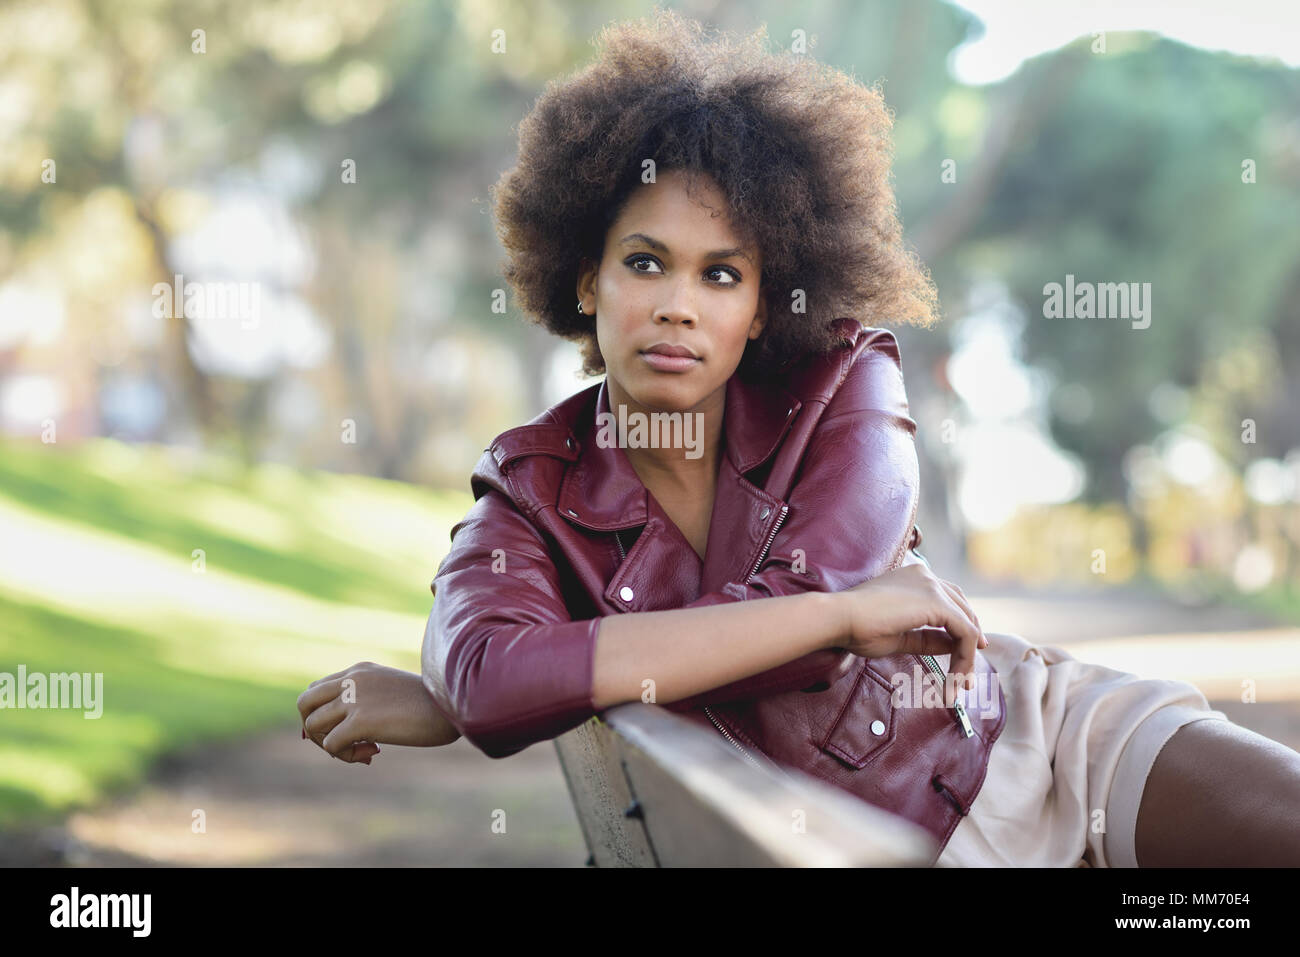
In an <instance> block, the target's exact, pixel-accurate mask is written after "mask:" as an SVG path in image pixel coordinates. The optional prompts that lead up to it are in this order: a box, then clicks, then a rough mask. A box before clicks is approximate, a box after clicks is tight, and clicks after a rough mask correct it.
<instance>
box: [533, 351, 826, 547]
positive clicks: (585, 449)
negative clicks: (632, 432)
mask: <svg viewBox="0 0 1300 957" xmlns="http://www.w3.org/2000/svg"><path fill="white" fill-rule="evenodd" d="M586 391H587V393H589V395H588V396H587V399H586V401H584V402H581V403H579V404H578V407H577V411H576V417H575V419H574V420H573V421H572V422H571V423H569V429H570V431H569V434H568V435H567V436H566V437H565V439H563V440H561V444H564V443H565V442H567V439H569V438H572V439H573V441H574V442H576V443H577V447H576V448H575V449H574V450H573V451H572V452H571V453H570V455H568V456H565V457H566V458H570V457H571V458H572V464H571V465H570V466H569V468H568V469H566V471H565V474H564V479H563V481H562V482H561V484H560V490H559V495H558V498H557V500H556V507H557V508H558V509H559V512H560V514H561V515H562V516H563V517H565V518H567V519H569V520H570V521H573V522H576V523H577V524H579V525H582V526H583V527H585V528H589V529H592V530H595V531H610V530H613V529H623V528H634V527H637V526H641V525H644V524H645V523H646V521H647V520H648V518H649V515H650V502H649V495H650V493H649V491H648V490H647V489H646V487H645V486H644V485H643V484H642V483H641V478H640V476H638V475H637V474H636V470H635V469H633V468H632V463H631V462H630V461H629V460H628V457H627V454H626V453H625V452H624V451H623V449H621V448H618V447H610V448H602V447H601V446H600V445H599V444H598V443H597V442H596V434H597V431H598V429H597V416H598V415H599V414H600V413H602V412H609V411H610V407H609V393H608V388H607V385H606V383H605V382H604V381H602V382H601V383H600V385H599V386H598V387H593V388H592V389H588V390H586ZM580 395H581V394H580ZM575 398H577V397H576V396H575ZM593 399H594V401H593ZM801 404H802V403H801V402H800V401H799V399H798V398H796V397H795V395H794V394H793V393H792V392H790V390H789V389H787V388H784V387H782V386H762V385H757V384H752V383H747V382H744V381H742V380H741V378H740V377H739V376H738V375H733V376H732V377H731V378H730V379H728V380H727V393H726V410H725V412H724V413H723V436H724V442H725V446H726V448H725V451H724V454H725V455H726V457H727V459H728V460H729V461H730V463H731V465H732V467H733V468H734V469H735V470H736V472H737V473H739V474H740V475H742V476H743V475H744V473H746V472H749V471H752V470H753V469H756V468H758V467H759V466H760V465H762V464H763V463H765V462H766V461H767V460H768V459H769V458H771V456H772V453H774V452H775V451H776V448H777V445H778V444H780V441H781V439H782V437H783V436H784V434H785V430H786V427H787V426H788V425H789V424H790V422H791V421H792V420H793V419H794V417H795V415H796V414H797V413H798V411H799V408H800V406H801Z"/></svg>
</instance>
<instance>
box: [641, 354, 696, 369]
mask: <svg viewBox="0 0 1300 957" xmlns="http://www.w3.org/2000/svg"><path fill="white" fill-rule="evenodd" d="M641 358H642V359H644V360H645V361H646V363H647V364H648V365H649V366H650V368H652V369H655V370H657V371H659V372H685V371H686V370H687V369H690V368H692V367H693V366H694V365H695V364H696V363H698V362H699V361H700V360H699V359H696V358H695V357H694V356H666V355H664V354H663V353H662V352H642V353H641Z"/></svg>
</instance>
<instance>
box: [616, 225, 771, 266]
mask: <svg viewBox="0 0 1300 957" xmlns="http://www.w3.org/2000/svg"><path fill="white" fill-rule="evenodd" d="M618 243H619V245H620V246H636V245H640V244H645V245H646V246H649V247H650V248H651V249H656V250H658V251H659V252H661V253H666V252H668V247H667V246H666V245H664V244H663V243H661V242H660V241H659V240H657V239H655V238H654V237H653V236H647V235H646V234H645V233H628V234H627V235H626V236H624V237H623V238H622V239H620V240H619V241H618ZM732 256H739V257H740V258H741V259H748V260H749V263H750V265H753V263H754V260H752V259H750V258H749V255H748V254H747V253H746V252H745V251H744V250H743V249H741V248H740V247H736V248H734V249H715V250H713V251H712V252H708V253H705V254H704V258H705V259H730V258H731V257H732Z"/></svg>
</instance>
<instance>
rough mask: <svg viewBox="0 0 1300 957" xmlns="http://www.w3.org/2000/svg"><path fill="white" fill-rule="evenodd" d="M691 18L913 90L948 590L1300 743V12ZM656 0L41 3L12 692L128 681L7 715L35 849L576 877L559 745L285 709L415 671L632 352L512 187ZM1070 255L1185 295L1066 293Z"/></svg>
mask: <svg viewBox="0 0 1300 957" xmlns="http://www.w3.org/2000/svg"><path fill="white" fill-rule="evenodd" d="M667 5H668V6H671V7H673V8H675V9H678V10H681V11H682V12H684V13H686V14H689V15H691V16H694V17H696V18H697V19H700V20H701V21H703V22H705V23H706V24H708V25H710V26H715V27H720V28H723V29H726V30H731V31H735V32H739V33H749V32H751V31H753V30H754V29H756V28H757V27H758V26H759V25H760V24H763V23H766V25H767V29H768V35H769V37H770V42H771V44H772V46H773V48H777V47H785V48H790V47H791V46H792V44H795V43H798V42H803V43H805V44H806V49H807V54H808V55H810V56H813V57H816V58H817V59H819V60H822V61H824V62H827V63H830V64H832V65H834V66H836V67H839V68H841V69H843V70H845V71H848V72H851V73H853V74H854V75H855V76H856V77H857V78H859V79H860V80H861V81H863V82H865V83H868V84H871V83H874V82H876V81H881V82H882V84H883V87H882V88H883V91H884V94H885V97H886V99H887V101H888V103H889V105H890V106H891V107H892V108H893V110H894V111H895V113H896V118H895V129H894V134H895V148H896V150H895V165H894V178H895V187H896V191H897V196H898V202H899V207H900V211H901V214H902V219H903V223H904V229H905V234H906V235H907V236H908V237H909V241H910V242H911V244H912V245H913V246H914V247H915V248H916V250H917V252H918V253H919V255H920V256H921V258H922V259H923V260H924V261H925V262H926V263H927V264H928V265H929V267H930V269H931V271H932V274H933V276H934V279H935V281H936V283H937V285H938V288H939V293H940V300H941V303H942V306H943V313H944V321H943V322H942V323H941V324H939V325H937V326H936V327H935V328H933V329H931V330H917V329H911V328H901V329H898V330H896V331H897V333H898V335H899V338H900V342H901V344H902V353H903V365H904V371H905V376H906V382H907V389H908V395H909V399H910V402H911V406H912V411H913V415H914V417H915V418H916V420H917V422H918V424H919V427H920V428H919V432H918V437H917V438H918V442H917V447H918V453H919V455H920V457H921V465H922V505H921V513H920V515H919V516H918V522H919V524H920V525H921V528H922V531H923V535H924V542H923V544H922V546H921V549H920V551H921V552H922V553H923V554H924V555H925V556H926V558H927V559H928V560H929V561H930V562H931V564H932V566H933V567H934V569H935V571H936V572H937V573H938V574H940V575H941V576H942V577H944V578H946V579H949V580H952V581H955V582H957V583H959V584H961V585H962V586H963V588H964V589H965V590H966V591H967V593H968V595H970V596H971V598H972V600H973V602H974V604H975V607H976V608H977V610H978V611H979V613H980V616H981V619H982V621H983V622H984V624H985V627H986V628H987V629H989V630H1003V631H1015V632H1018V633H1020V634H1023V635H1025V636H1026V637H1028V638H1029V639H1030V640H1032V641H1036V642H1038V643H1041V644H1057V645H1060V646H1062V647H1067V648H1069V650H1070V651H1071V653H1073V654H1075V655H1076V656H1078V657H1081V658H1089V659H1093V660H1098V661H1102V662H1103V663H1106V664H1110V665H1113V666H1116V667H1122V668H1124V669H1125V670H1130V671H1135V672H1142V673H1149V674H1153V675H1160V676H1164V677H1178V678H1183V679H1185V680H1190V681H1193V682H1195V683H1196V684H1197V685H1198V686H1199V687H1200V688H1201V689H1202V690H1203V691H1204V692H1205V693H1206V695H1207V696H1208V697H1209V699H1210V700H1211V702H1212V703H1213V704H1214V705H1215V706H1216V707H1220V708H1222V709H1223V710H1225V711H1226V712H1228V713H1229V716H1230V717H1232V718H1233V720H1236V721H1238V722H1239V723H1242V724H1244V725H1246V726H1247V727H1251V728H1254V729H1256V730H1259V731H1261V732H1262V733H1265V734H1268V735H1269V736H1271V737H1274V738H1276V739H1277V740H1281V741H1283V742H1284V743H1287V744H1289V745H1290V746H1292V747H1300V684H1298V682H1300V631H1297V629H1296V626H1297V623H1300V415H1298V414H1297V412H1298V411H1300V384H1298V383H1300V228H1298V226H1297V224H1300V47H1297V46H1296V45H1295V44H1294V42H1292V43H1291V44H1290V46H1287V45H1286V44H1285V42H1284V38H1286V37H1295V36H1296V35H1300V10H1297V9H1292V8H1283V7H1279V6H1275V5H1271V4H1264V3H1254V2H1244V0H1238V2H1234V3H1232V4H1231V5H1224V4H1212V3H1183V4H1179V5H1172V4H1170V5H1165V4H1153V5H1150V6H1147V7H1144V6H1142V5H1135V4H1131V3H1125V4H1119V3H1090V4H1087V5H1084V4H1051V5H1042V4H1035V3H1030V2H995V0H978V2H977V0H966V2H947V0H909V2H902V0H872V2H865V3H864V2H856V0H843V2H833V0H821V2H812V3H808V4H803V5H800V6H799V7H798V8H790V7H789V6H788V5H785V4H780V3H776V2H758V3H743V4H742V3H732V2H703V0H701V2H683V3H672V4H667ZM1225 6H1226V7H1230V12H1224V11H1223V10H1221V9H1220V8H1222V7H1225ZM651 10H652V6H651V4H649V3H641V2H614V0H608V2H606V0H602V2H600V3H577V2H563V0H547V2H523V0H519V2H513V0H464V2H454V0H412V2H396V0H338V2H333V3H329V4H317V3H311V2H307V0H257V2H251V0H226V2H222V3H216V2H208V3H200V2H194V3H172V4H169V3H164V2H160V0H117V2H114V3H111V4H110V3H100V2H94V0H39V2H23V0H11V2H9V3H7V4H6V5H4V6H3V7H0V141H2V142H3V144H4V149H3V150H0V672H9V673H15V674H16V673H17V670H18V668H19V666H20V665H22V666H24V667H25V668H26V670H27V672H29V673H31V672H38V671H43V672H57V671H77V672H92V673H93V672H100V673H102V674H103V676H104V684H103V687H104V690H103V703H104V707H103V715H102V717H99V718H97V719H86V718H85V717H83V715H82V714H81V713H79V712H77V711H70V710H63V711H56V710H38V709H14V708H7V709H5V710H0V863H4V864H7V865H24V864H34V863H67V864H73V865H97V864H104V863H139V864H217V865H223V864H241V865H245V864H251V865H280V864H299V863H331V864H334V863H345V864H346V863H400V864H484V863H502V864H505V863H515V864H564V865H575V866H580V865H581V864H582V862H583V860H584V858H585V856H586V850H585V848H584V847H583V844H582V838H581V833H580V831H579V829H578V825H577V820H576V818H575V817H574V815H573V812H572V810H571V809H570V806H569V803H568V796H567V793H566V792H565V788H564V783H563V779H562V777H561V776H560V772H559V769H558V765H557V764H556V761H555V757H554V750H553V747H552V746H551V745H550V743H549V742H548V743H545V744H541V745H537V746H534V747H532V748H529V749H527V750H526V751H525V752H523V753H521V754H520V755H517V756H515V757H512V758H510V759H508V760H505V761H492V760H490V759H488V758H486V757H484V756H483V755H481V754H479V753H478V752H477V751H475V750H474V749H473V748H472V747H471V746H469V745H467V744H465V743H464V742H458V743H457V744H456V745H453V746H451V747H448V748H443V749H437V750H429V749H403V748H396V747H393V748H385V750H384V753H383V754H382V755H381V756H379V757H378V758H376V759H375V762H374V764H373V766H370V767H363V766H361V765H347V764H343V763H342V762H339V761H336V760H334V759H332V758H330V757H329V756H328V755H326V754H325V753H324V752H323V751H321V750H320V749H319V748H317V747H315V746H314V745H313V744H312V743H311V742H303V741H302V740H301V739H300V737H299V736H298V735H294V734H293V733H292V732H293V731H294V730H298V725H299V717H298V714H297V710H296V706H295V699H296V697H297V695H298V694H299V693H300V692H301V691H302V690H304V689H305V688H306V686H307V684H308V683H309V682H311V681H313V680H315V679H316V678H319V677H322V676H323V675H325V674H329V673H332V672H335V671H338V670H341V669H343V668H345V667H347V666H348V665H350V664H352V663H354V662H356V661H359V660H374V661H379V662H382V663H385V664H390V665H394V666H397V667H403V668H406V669H408V670H412V671H418V670H419V649H420V644H421V641H422V637H423V631H424V622H425V618H426V617H427V614H428V610H429V602H430V593H429V582H430V580H431V579H432V577H433V575H434V572H435V571H436V569H437V565H438V562H439V561H440V560H441V557H442V555H443V554H444V553H445V551H446V548H447V546H448V542H449V534H448V533H449V530H450V528H451V526H452V525H453V524H454V523H455V521H456V520H457V519H459V518H460V517H461V516H462V515H463V514H464V513H465V511H466V510H468V508H469V506H470V504H471V501H472V499H471V498H470V495H469V484H468V476H469V472H470V470H471V468H472V467H473V465H474V463H475V461H476V460H477V458H478V456H479V454H480V452H481V450H482V449H483V448H484V447H485V446H486V445H487V443H488V442H489V441H490V440H491V439H492V437H493V436H495V435H496V434H497V433H499V432H501V431H503V430H505V429H507V428H510V427H512V426H514V425H517V424H519V423H521V422H523V421H526V420H527V419H529V418H531V417H533V416H534V415H536V414H537V413H538V412H540V411H542V410H543V409H545V408H546V407H547V406H549V405H551V404H553V403H554V402H556V401H558V400H559V399H561V398H563V397H565V396H567V395H569V394H571V393H572V392H574V391H577V390H579V389H582V388H585V387H587V386H588V385H590V384H591V383H592V381H593V380H584V379H582V378H580V377H579V374H578V372H577V371H576V370H577V369H578V367H579V361H578V356H577V351H576V348H575V347H574V346H572V345H571V344H569V343H565V342H563V341H560V340H557V339H554V338H552V337H550V336H548V335H547V334H546V333H544V332H541V331H539V330H538V329H536V328H535V327H533V326H531V325H529V324H527V323H525V322H523V321H522V320H521V319H520V317H519V313H518V310H517V309H516V308H515V306H514V304H513V303H512V302H509V299H508V297H507V302H508V307H507V309H506V312H505V313H504V314H502V313H500V312H494V311H493V308H492V304H493V296H494V291H495V290H499V289H504V288H506V286H505V283H504V281H503V280H502V278H501V274H500V267H501V263H502V259H503V253H502V250H501V248H500V246H499V244H498V242H497V240H496V236H495V231H494V226H493V221H492V218H491V215H490V208H489V203H488V199H489V198H488V188H489V187H490V186H491V184H492V183H494V182H495V181H496V179H497V177H498V176H499V175H500V173H501V172H502V171H503V170H504V169H506V168H508V167H509V166H510V165H511V164H512V162H513V158H514V155H515V149H516V142H515V125H516V124H517V123H518V122H519V120H520V119H521V118H522V116H523V115H524V114H525V113H526V112H527V110H528V108H529V106H530V105H531V104H532V102H533V101H534V99H535V98H536V97H537V95H538V94H539V93H540V92H541V90H542V88H543V87H544V85H545V84H546V83H547V82H548V81H550V80H552V79H555V78H558V77H561V76H564V75H566V74H567V73H569V72H571V71H572V70H575V69H577V68H579V67H581V66H582V65H584V64H585V63H587V62H589V60H590V58H591V56H592V55H593V48H592V46H591V39H592V37H593V36H594V35H595V33H596V32H597V31H598V30H599V29H600V27H601V26H603V25H604V24H606V23H608V22H609V21H612V20H619V19H625V18H632V17H639V16H643V15H645V14H647V13H649V12H651ZM494 31H504V33H503V34H502V33H494ZM502 41H504V48H503V47H502ZM1067 277H1070V278H1068V279H1067ZM1067 282H1070V283H1075V284H1087V283H1092V284H1098V285H1100V284H1105V283H1125V284H1129V283H1133V284H1138V286H1139V287H1141V288H1144V289H1149V293H1147V296H1149V298H1144V304H1145V307H1147V308H1149V310H1150V311H1149V319H1150V323H1149V325H1148V326H1146V327H1145V328H1140V326H1141V323H1140V322H1138V321H1136V320H1133V321H1130V319H1129V318H1110V319H1096V318H1093V319H1090V318H1065V317H1059V318H1049V317H1048V316H1047V312H1048V311H1050V310H1049V309H1048V307H1047V305H1046V304H1047V302H1048V299H1049V296H1048V290H1047V289H1046V288H1045V287H1048V285H1049V284H1051V283H1058V284H1062V285H1065V284H1066V283H1067ZM1146 284H1149V286H1146ZM501 809H504V810H505V811H506V813H507V815H508V819H509V825H508V827H507V829H506V833H499V832H497V831H495V830H493V828H492V827H491V823H492V820H493V814H494V812H495V811H497V810H501ZM198 811H202V812H203V813H202V814H199V813H197V812H198ZM199 820H202V821H204V822H205V823H204V825H203V827H202V828H200V827H199V826H198V825H197V824H196V822H197V821H199Z"/></svg>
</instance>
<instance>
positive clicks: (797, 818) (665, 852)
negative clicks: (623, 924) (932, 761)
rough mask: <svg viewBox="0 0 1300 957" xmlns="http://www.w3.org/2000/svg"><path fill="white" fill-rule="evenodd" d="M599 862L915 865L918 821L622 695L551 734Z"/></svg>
mask: <svg viewBox="0 0 1300 957" xmlns="http://www.w3.org/2000/svg"><path fill="white" fill-rule="evenodd" d="M555 747H556V750H557V752H558V753H559V757H560V765H561V767H562V768H563V769H564V776H565V779H566V780H567V782H568V785H569V792H570V794H571V796H572V797H573V805H574V809H575V810H576V811H577V814H578V821H579V823H580V824H581V826H582V833H583V836H584V837H585V838H586V841H587V848H588V850H589V851H590V857H589V858H588V860H587V863H588V864H592V865H595V866H597V867H698V866H719V867H755V866H779V867H817V866H850V867H860V866H865V867H917V866H920V867H924V866H926V865H927V864H928V863H929V862H930V860H931V858H933V856H934V849H935V846H936V845H935V842H934V839H933V837H931V835H930V834H929V833H928V832H927V831H925V830H924V829H922V828H920V827H918V826H916V825H915V824H913V823H912V822H910V821H908V820H905V819H904V818H901V817H898V816H896V815H893V814H890V813H888V812H886V811H883V810H880V809H879V808H876V807H873V806H871V805H870V804H867V803H866V802H864V801H861V800H859V799H857V798H855V797H853V796H852V795H851V794H848V793H846V792H844V791H841V790H839V789H838V788H835V787H833V786H831V785H829V784H826V783H824V782H822V781H819V780H817V779H815V778H813V777H810V776H808V775H805V774H801V773H799V772H797V771H793V770H791V771H790V772H789V777H783V776H782V775H780V774H776V773H773V772H772V771H769V770H767V769H766V768H761V767H756V766H754V765H752V764H750V763H749V762H747V761H746V760H745V759H744V758H743V757H742V756H741V754H740V752H739V751H737V750H736V749H735V748H732V747H729V746H728V745H727V744H726V742H724V741H723V740H722V738H721V737H719V736H718V735H716V734H711V733H710V732H709V730H708V729H707V728H702V727H700V726H698V725H695V724H692V723H691V722H689V721H687V720H686V719H685V718H682V717H680V716H678V715H676V714H674V713H673V712H671V711H668V710H667V709H665V708H662V707H659V706H657V705H652V704H641V703H639V702H638V703H632V704H623V705H619V706H617V707H614V708H610V709H609V710H608V711H606V712H605V713H604V720H602V719H601V718H599V717H595V718H592V719H591V720H590V721H588V722H586V723H585V724H582V725H580V726H579V727H577V728H574V729H573V730H572V731H569V732H567V733H566V734H563V735H561V736H560V737H558V738H556V739H555Z"/></svg>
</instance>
